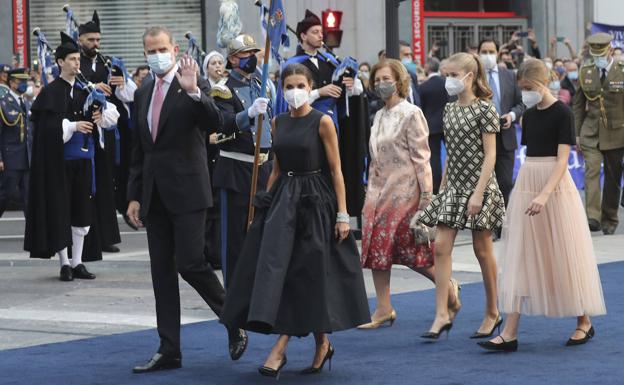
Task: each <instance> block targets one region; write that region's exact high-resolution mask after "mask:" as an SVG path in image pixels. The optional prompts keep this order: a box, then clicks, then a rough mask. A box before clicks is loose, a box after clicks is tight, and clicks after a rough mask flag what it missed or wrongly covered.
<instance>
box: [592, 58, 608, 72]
mask: <svg viewBox="0 0 624 385" xmlns="http://www.w3.org/2000/svg"><path fill="white" fill-rule="evenodd" d="M594 64H596V67H598V68H600V69H605V68H607V66H608V65H609V61H608V60H607V57H606V56H594Z"/></svg>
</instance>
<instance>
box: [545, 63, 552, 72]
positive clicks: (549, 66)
mask: <svg viewBox="0 0 624 385" xmlns="http://www.w3.org/2000/svg"><path fill="white" fill-rule="evenodd" d="M544 64H546V68H548V70H549V71H550V70H551V69H552V63H551V62H549V61H547V62H544Z"/></svg>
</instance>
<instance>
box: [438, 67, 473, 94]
mask: <svg viewBox="0 0 624 385" xmlns="http://www.w3.org/2000/svg"><path fill="white" fill-rule="evenodd" d="M468 75H470V72H468V73H467V74H466V75H464V76H463V77H462V78H461V79H458V78H452V77H447V78H446V82H445V84H444V88H446V92H448V94H449V95H450V96H454V95H459V94H461V93H462V91H463V90H464V88H466V85H465V84H464V79H466V77H468Z"/></svg>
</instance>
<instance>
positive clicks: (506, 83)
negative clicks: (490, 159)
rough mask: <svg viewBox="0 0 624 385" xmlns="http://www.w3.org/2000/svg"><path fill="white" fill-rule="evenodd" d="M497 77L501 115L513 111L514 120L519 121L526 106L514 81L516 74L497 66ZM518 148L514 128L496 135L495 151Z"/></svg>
mask: <svg viewBox="0 0 624 385" xmlns="http://www.w3.org/2000/svg"><path fill="white" fill-rule="evenodd" d="M498 79H499V83H500V98H501V115H504V114H507V113H509V112H511V111H513V112H514V113H515V114H516V122H517V121H520V118H521V117H522V114H524V111H525V110H526V106H525V105H524V104H522V92H521V91H520V87H518V83H517V82H516V74H515V73H513V71H510V70H508V69H507V68H503V67H501V66H499V67H498ZM516 148H518V141H517V139H516V130H515V129H514V128H513V126H512V127H510V128H509V129H508V130H503V129H502V127H501V132H500V134H498V135H496V151H497V152H501V151H513V150H515V149H516Z"/></svg>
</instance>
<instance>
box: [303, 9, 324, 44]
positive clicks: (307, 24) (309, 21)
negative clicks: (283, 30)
mask: <svg viewBox="0 0 624 385" xmlns="http://www.w3.org/2000/svg"><path fill="white" fill-rule="evenodd" d="M316 25H323V23H321V19H320V18H319V17H318V16H316V15H315V14H314V13H312V12H311V11H310V10H309V9H306V13H305V17H304V18H303V20H301V21H300V22H298V23H297V39H301V38H300V36H301V34H302V33H306V32H308V30H309V29H310V28H312V27H314V26H316Z"/></svg>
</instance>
